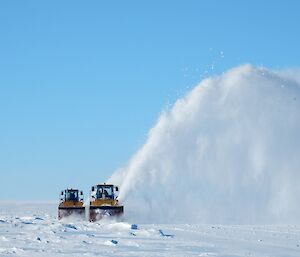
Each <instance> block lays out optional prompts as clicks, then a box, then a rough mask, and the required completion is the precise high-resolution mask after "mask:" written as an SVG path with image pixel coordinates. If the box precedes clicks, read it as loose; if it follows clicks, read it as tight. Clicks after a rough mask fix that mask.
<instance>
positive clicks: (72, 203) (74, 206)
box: [58, 188, 85, 220]
mask: <svg viewBox="0 0 300 257" xmlns="http://www.w3.org/2000/svg"><path fill="white" fill-rule="evenodd" d="M70 215H76V216H78V217H80V218H85V208H84V206H83V192H82V191H79V190H78V189H72V188H70V189H66V190H64V191H61V194H60V203H59V206H58V219H59V220H60V219H62V218H64V217H67V216H70Z"/></svg>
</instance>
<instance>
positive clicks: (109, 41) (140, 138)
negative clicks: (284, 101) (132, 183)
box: [0, 0, 300, 200]
mask: <svg viewBox="0 0 300 257" xmlns="http://www.w3.org/2000/svg"><path fill="white" fill-rule="evenodd" d="M299 10H300V1H283V0H282V1H276V0H275V1H254V0H251V1H250V0H249V1H238V0H237V1H214V0H210V1H200V0H198V1H192V0H189V1H183V0H182V1H176V0H173V1H162V0H160V1H154V0H151V1H114V0H111V1H99V0H97V1H96V0H95V1H76V0H72V1H61V0H57V1H54V0H51V1H40V0H36V1H30V0H28V1H23V0H19V1H15V0H2V1H1V2H0V174H1V178H0V200H1V199H2V200H4V199H17V200H26V199H27V200H56V199H57V198H58V193H59V191H60V190H61V189H63V188H64V187H67V186H77V187H79V188H81V189H84V190H85V193H86V194H87V193H88V190H89V188H90V186H91V185H92V184H95V183H97V182H101V181H104V180H106V179H107V178H108V177H109V176H110V175H111V174H112V172H113V171H114V170H115V169H117V168H118V167H120V166H123V165H125V164H126V163H127V161H128V159H129V158H130V156H131V155H132V154H133V153H134V152H135V151H136V150H137V149H138V148H139V147H140V146H141V145H142V144H143V142H144V140H145V138H146V135H147V132H148V130H149V128H151V126H152V125H153V124H154V122H155V120H156V119H157V118H158V116H159V113H160V112H161V110H162V109H163V108H166V106H168V105H169V104H171V103H173V102H174V101H175V100H176V99H177V98H178V97H180V96H182V95H183V94H184V93H185V92H186V91H187V90H188V88H191V87H192V86H194V85H195V84H197V83H198V82H199V81H200V80H201V79H202V78H203V76H207V75H211V74H215V73H221V72H223V71H225V70H226V69H228V68H231V67H233V66H235V65H238V64H242V63H252V64H256V65H265V66H267V67H271V68H287V67H296V66H299V61H300V49H299V46H300V15H299ZM221 52H223V53H224V54H222V53H221ZM223 55H224V56H223ZM211 65H214V68H213V69H212V68H211ZM20 191H22V192H23V195H22V194H20V193H19V192H20Z"/></svg>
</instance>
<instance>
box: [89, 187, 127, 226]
mask: <svg viewBox="0 0 300 257" xmlns="http://www.w3.org/2000/svg"><path fill="white" fill-rule="evenodd" d="M118 191H119V188H118V187H117V186H114V185H112V184H105V183H103V184H98V185H96V186H92V190H91V197H90V221H97V220H100V219H102V218H104V217H109V216H114V217H118V216H121V215H122V214H123V212H124V207H123V206H121V205H119V201H118V199H117V198H118V196H117V193H118Z"/></svg>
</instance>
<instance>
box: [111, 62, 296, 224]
mask: <svg viewBox="0 0 300 257" xmlns="http://www.w3.org/2000/svg"><path fill="white" fill-rule="evenodd" d="M299 131H300V70H299V69H291V70H284V71H272V70H269V69H266V68H257V67H253V66H251V65H243V66H239V67H236V68H234V69H232V70H230V71H228V72H226V73H224V74H222V75H221V76H216V77H212V78H207V79H205V80H203V81H202V82H201V83H200V84H199V85H198V86H196V87H195V88H193V89H192V90H191V91H190V92H189V93H188V94H187V95H186V96H185V97H183V98H181V99H178V101H177V102H176V103H175V104H174V106H173V107H172V108H170V109H168V110H166V111H164V112H163V113H162V114H161V116H160V117H159V119H158V121H157V123H156V125H155V126H154V127H153V128H152V129H151V130H150V132H149V135H148V138H147V140H146V142H145V144H144V145H143V146H142V147H141V149H140V150H139V151H138V152H137V153H136V154H135V155H134V156H133V157H132V159H131V160H130V161H129V163H128V165H127V166H126V167H124V168H122V169H120V170H118V171H117V172H115V173H114V174H113V176H112V177H111V179H110V180H109V181H110V182H113V183H114V184H118V185H120V196H119V199H120V201H122V202H123V203H124V205H125V206H126V215H127V218H128V219H130V220H131V219H132V220H134V221H135V222H153V223H157V222H160V223H187V222H189V223H195V222H196V223H222V224H258V223H260V224H267V223H268V224H282V223H285V224H286V223H288V224H290V223H293V224H300V222H299V221H300V219H299V217H300V205H299V202H300V187H299V181H300V158H299V156H300V133H299ZM140 206H142V208H141V207H140ZM178 206H179V208H178Z"/></svg>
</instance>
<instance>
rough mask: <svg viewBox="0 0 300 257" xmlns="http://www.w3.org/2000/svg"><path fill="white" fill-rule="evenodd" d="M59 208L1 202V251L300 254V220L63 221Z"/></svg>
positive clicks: (14, 253) (26, 253) (43, 253)
mask: <svg viewBox="0 0 300 257" xmlns="http://www.w3.org/2000/svg"><path fill="white" fill-rule="evenodd" d="M56 208H57V205H56V204H41V203H3V202H2V203H0V256H1V257H5V256H9V257H12V256H24V257H27V256H28V257H31V256H32V257H34V256H49V257H54V256H254V257H258V256H272V257H276V256H278V257H283V256H285V257H289V256H294V257H299V256H300V248H299V245H300V226H296V225H251V226H249V225H248V226H247V225H243V226H241V225H239V226H238V225H235V226H234V225H226V226H225V225H195V224H167V225H164V224H131V223H127V222H125V221H124V222H117V221H109V220H107V221H102V222H98V223H90V222H87V221H76V220H72V219H68V220H64V221H58V220H57V218H56V212H57V210H56ZM132 225H137V229H136V227H135V226H132Z"/></svg>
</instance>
